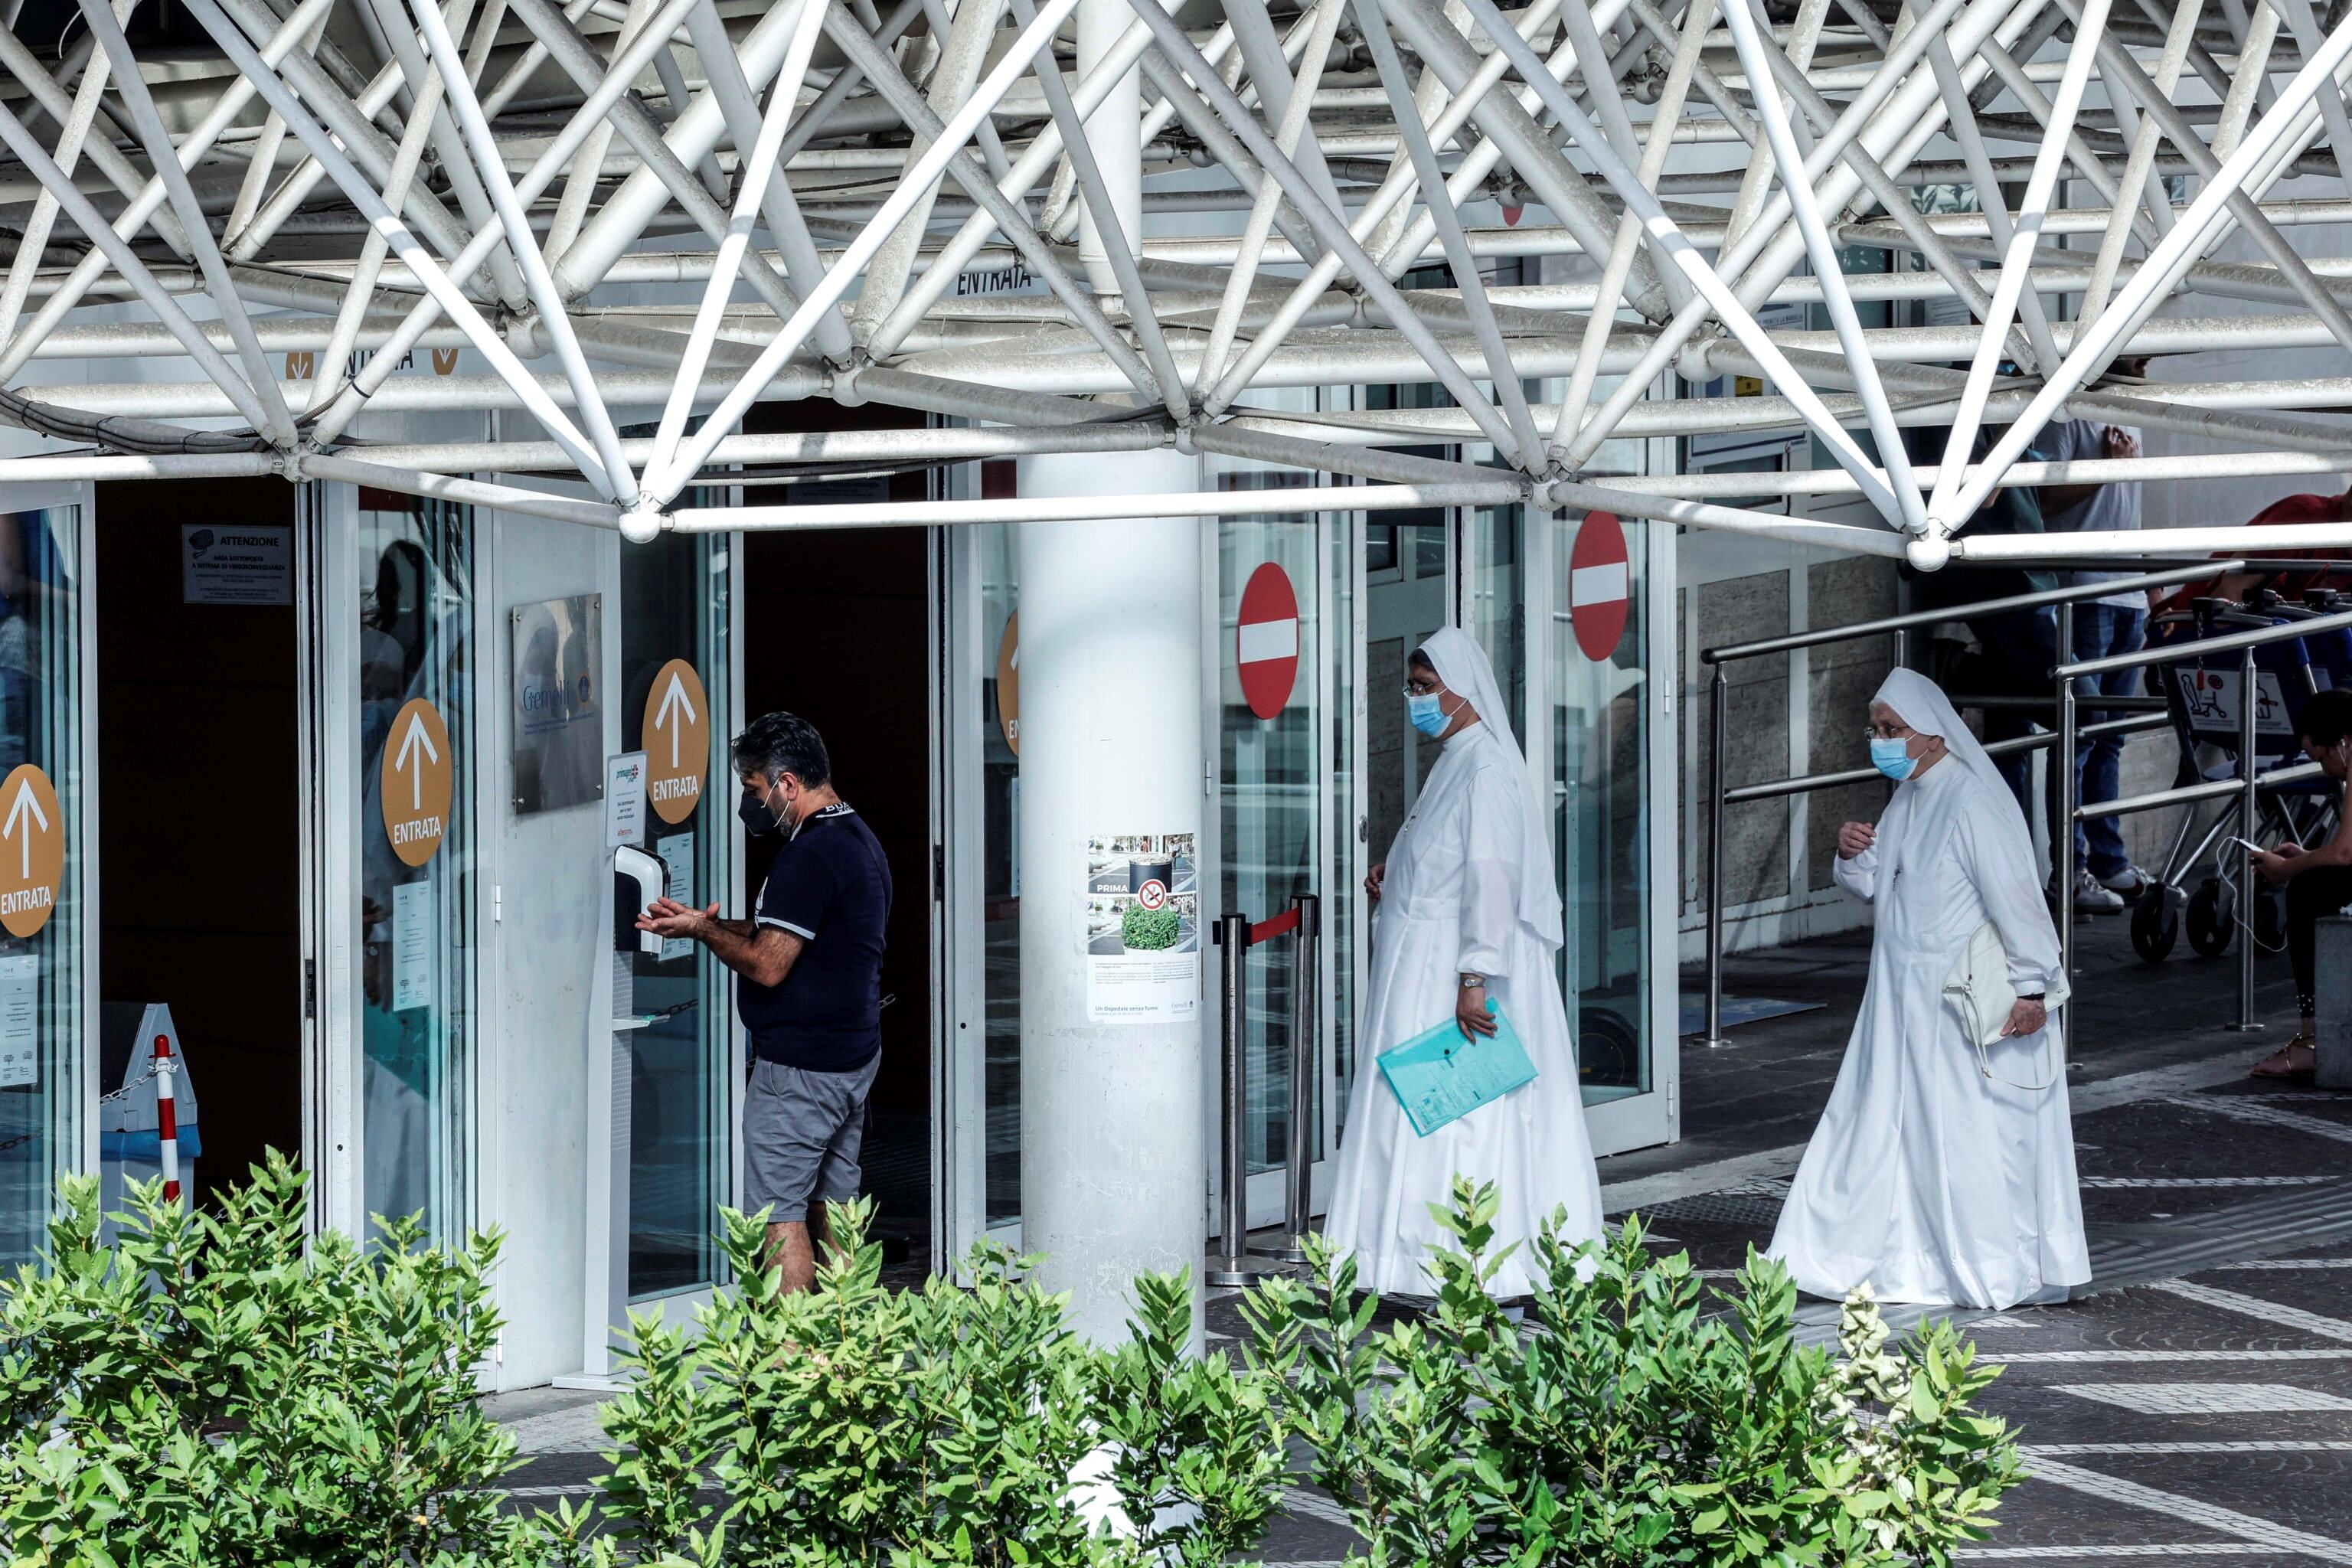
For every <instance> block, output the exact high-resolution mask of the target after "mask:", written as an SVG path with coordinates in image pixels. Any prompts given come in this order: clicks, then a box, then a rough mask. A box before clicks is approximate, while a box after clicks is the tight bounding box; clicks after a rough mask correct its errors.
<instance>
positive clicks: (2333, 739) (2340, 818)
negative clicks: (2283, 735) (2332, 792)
mask: <svg viewBox="0 0 2352 1568" xmlns="http://www.w3.org/2000/svg"><path fill="white" fill-rule="evenodd" d="M2294 728H2295V738H2296V739H2297V740H2299V741H2301V742H2303V752H2304V755H2305V756H2307V757H2309V758H2310V759H2311V760H2312V761H2313V762H2315V763H2318V764H2319V766H2320V768H2321V770H2322V771H2323V772H2325V773H2326V774H2327V776H2328V777H2329V778H2331V779H2334V780H2336V782H2337V783H2339V784H2342V783H2344V781H2345V780H2346V778H2347V775H2352V691H2347V690H2343V689H2331V690H2327V691H2317V692H2314V693H2313V694H2312V696H2311V698H2310V700H2307V701H2305V703H2304V705H2303V712H2302V715H2301V716H2300V717H2299V718H2297V719H2296V721H2295V726H2294ZM2253 862H2254V872H2255V874H2256V875H2257V876H2259V877H2261V878H2262V879H2263V880H2264V881H2266V882H2284V883H2285V884H2286V955H2287V962H2288V963H2291V964H2293V965H2294V1006H2295V1013H2296V1016H2297V1022H2298V1023H2299V1025H2300V1026H2301V1027H2300V1029H2299V1030H2298V1031H2297V1033H2296V1035H2295V1037H2294V1038H2293V1039H2291V1040H2289V1041H2288V1042H2287V1043H2286V1044H2285V1045H2284V1046H2281V1047H2279V1048H2278V1049H2277V1050H2275V1051H2273V1052H2272V1053H2271V1054H2270V1055H2269V1056H2268V1057H2265V1058H2263V1060H2262V1061H2261V1062H2260V1063H2259V1064H2257V1065H2256V1066H2255V1068H2254V1070H2253V1076H2254V1077H2256V1078H2283V1079H2303V1080H2308V1079H2310V1078H2311V1076H2312V1071H2313V1068H2315V1065H2316V1060H2315V1048H2314V1043H2315V1041H2316V1040H2317V1038H2318V1020H2317V1017H2316V1013H2317V1010H2318V1009H2317V1001H2318V998H2317V991H2318V988H2319V980H2318V955H2317V948H2318V926H2319V921H2320V917H2321V916H2323V915H2332V914H2335V913H2336V912H2337V911H2338V910H2342V909H2343V908H2344V907H2345V906H2346V905H2347V904H2352V784H2347V786H2346V789H2345V792H2344V798H2343V799H2342V800H2341V801H2340V802H2339V803H2338V804H2337V807H2336V831H2335V832H2334V833H2333V834H2331V835H2329V836H2328V839H2327V842H2326V843H2325V844H2322V845H2320V846H2319V847H2316V848H2312V849H2306V848H2305V847H2303V846H2302V845H2300V844H2296V843H2294V842H2292V841H2290V842H2288V843H2284V844H2281V845H2278V846H2276V847H2273V848H2272V849H2270V850H2268V851H2267V852H2265V853H2263V854H2259V855H2256V856H2254V857H2253Z"/></svg>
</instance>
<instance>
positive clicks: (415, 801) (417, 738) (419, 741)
mask: <svg viewBox="0 0 2352 1568" xmlns="http://www.w3.org/2000/svg"><path fill="white" fill-rule="evenodd" d="M419 750H422V751H423V752H424V753H425V754H424V756H422V757H421V758H418V759H417V762H416V765H415V767H413V768H412V767H410V766H409V759H410V758H412V757H415V756H416V753H417V752H418V751H419ZM440 760H441V753H440V752H438V751H437V750H436V749H435V747H434V745H433V737H432V736H431V735H430V734H428V733H426V732H425V715H424V714H422V713H412V714H410V715H409V717H408V733H407V734H406V735H404V736H403V737H402V738H401V742H400V754H399V755H398V756H395V757H394V758H393V760H392V771H393V772H394V773H406V774H407V775H408V809H409V810H411V811H422V810H424V809H425V763H437V762H439V761H440Z"/></svg>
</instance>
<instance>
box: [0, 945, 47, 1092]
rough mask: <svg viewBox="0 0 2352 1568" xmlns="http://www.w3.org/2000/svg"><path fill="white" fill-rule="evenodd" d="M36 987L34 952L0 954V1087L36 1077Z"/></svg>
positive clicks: (38, 1070) (19, 1085) (38, 979)
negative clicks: (2, 956)
mask: <svg viewBox="0 0 2352 1568" xmlns="http://www.w3.org/2000/svg"><path fill="white" fill-rule="evenodd" d="M40 988H41V961H40V959H39V958H38V957H37V955H35V954H32V953H25V954H22V955H20V956H17V957H14V958H0V1089H20V1088H23V1087H24V1086H26V1085H27V1084H31V1083H35V1082H37V1081H38V1080H39V1079H40V1076H41V1049H40V1047H41V1041H40V1033H41V1031H40Z"/></svg>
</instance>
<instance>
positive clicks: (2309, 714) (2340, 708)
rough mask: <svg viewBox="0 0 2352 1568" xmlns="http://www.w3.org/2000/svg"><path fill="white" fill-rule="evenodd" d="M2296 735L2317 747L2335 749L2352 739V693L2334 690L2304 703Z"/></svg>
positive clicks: (2321, 692)
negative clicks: (2348, 738)
mask: <svg viewBox="0 0 2352 1568" xmlns="http://www.w3.org/2000/svg"><path fill="white" fill-rule="evenodd" d="M2294 732H2295V733H2296V734H2297V735H2299V736H2301V737H2302V738H2303V739H2304V740H2305V741H2307V742H2310V743H2311V744H2313V745H2315V746H2334V745H2339V744H2341V743H2342V742H2343V741H2344V739H2345V738H2346V737H2347V736H2352V691H2347V690H2345V689H2343V688H2342V687H2331V688H2330V689H2327V690H2326V691H2315V692H2313V693H2312V694H2311V695H2310V696H2309V697H2307V698H2305V700H2304V704H2303V713H2302V715H2301V716H2300V717H2299V718H2297V719H2296V720H2295V721H2294Z"/></svg>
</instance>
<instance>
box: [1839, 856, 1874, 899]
mask: <svg viewBox="0 0 2352 1568" xmlns="http://www.w3.org/2000/svg"><path fill="white" fill-rule="evenodd" d="M1830 875H1831V876H1832V877H1834V878H1836V879H1837V885H1838V886H1839V887H1841V888H1843V889H1845V890H1846V891H1847V892H1849V893H1852V894H1853V896H1854V897H1855V898H1857V899H1860V900H1862V901H1863V902H1864V903H1865V904H1866V903H1868V902H1870V900H1872V899H1874V898H1875V897H1877V896H1878V846H1876V845H1875V844H1874V845H1872V846H1871V847H1869V848H1867V849H1865V850H1864V851H1863V852H1862V853H1861V854H1859V855H1857V856H1855V857H1854V858H1853V859H1851V860H1848V859H1846V858H1844V857H1843V856H1839V857H1837V858H1834V859H1832V861H1831V862H1830Z"/></svg>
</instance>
